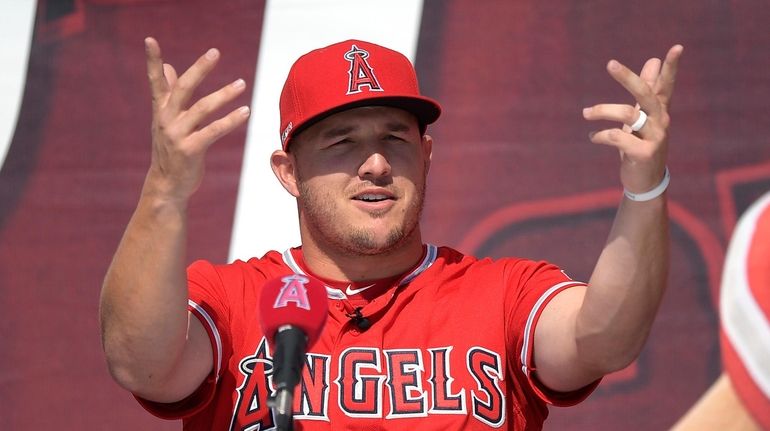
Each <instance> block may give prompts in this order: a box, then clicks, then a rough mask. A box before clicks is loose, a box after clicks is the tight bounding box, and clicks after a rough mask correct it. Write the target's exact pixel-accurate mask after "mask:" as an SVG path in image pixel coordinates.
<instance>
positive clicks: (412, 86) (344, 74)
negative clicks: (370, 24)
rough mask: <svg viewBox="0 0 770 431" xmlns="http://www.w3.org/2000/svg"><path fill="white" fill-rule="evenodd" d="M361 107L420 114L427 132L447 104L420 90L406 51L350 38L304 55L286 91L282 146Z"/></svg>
mask: <svg viewBox="0 0 770 431" xmlns="http://www.w3.org/2000/svg"><path fill="white" fill-rule="evenodd" d="M359 106H392V107H396V108H401V109H404V110H406V111H409V112H411V113H412V114H414V116H415V117H417V120H418V122H419V123H420V127H421V129H422V131H424V129H425V127H426V126H427V125H428V124H431V123H433V122H434V121H436V120H437V119H438V117H439V115H441V106H440V105H439V104H438V102H436V101H435V100H433V99H430V98H428V97H425V96H422V95H420V89H419V87H418V84H417V74H416V73H415V71H414V67H413V66H412V63H411V62H409V59H407V58H406V57H405V56H404V55H403V54H401V53H400V52H397V51H393V50H392V49H388V48H385V47H382V46H380V45H375V44H373V43H369V42H364V41H361V40H347V41H345V42H339V43H335V44H334V45H329V46H327V47H325V48H319V49H316V50H313V51H310V52H309V53H307V54H305V55H303V56H302V57H300V58H299V59H297V61H296V62H294V65H292V67H291V70H290V71H289V76H288V77H287V78H286V83H285V84H284V86H283V91H281V101H280V109H281V129H280V134H281V145H282V147H283V149H284V150H286V148H287V147H288V145H289V142H290V141H291V138H292V137H293V136H294V135H296V134H297V133H299V132H301V131H302V130H303V129H306V128H307V127H309V126H310V125H312V124H313V123H315V122H318V121H320V120H322V119H324V118H326V117H328V116H330V115H332V114H335V113H338V112H341V111H344V110H347V109H351V108H356V107H359Z"/></svg>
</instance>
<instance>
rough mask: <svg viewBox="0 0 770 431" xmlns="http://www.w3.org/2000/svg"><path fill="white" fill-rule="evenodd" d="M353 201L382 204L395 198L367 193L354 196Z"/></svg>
mask: <svg viewBox="0 0 770 431" xmlns="http://www.w3.org/2000/svg"><path fill="white" fill-rule="evenodd" d="M353 199H354V200H357V201H363V202H382V201H385V200H389V199H393V198H392V197H391V196H388V195H385V194H376V193H365V194H362V195H358V196H353Z"/></svg>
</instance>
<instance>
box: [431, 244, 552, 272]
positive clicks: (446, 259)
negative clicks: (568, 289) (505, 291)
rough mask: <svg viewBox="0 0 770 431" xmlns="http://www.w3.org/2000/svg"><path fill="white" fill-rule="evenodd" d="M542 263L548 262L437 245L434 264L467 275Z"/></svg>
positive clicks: (523, 269) (442, 269) (527, 266)
mask: <svg viewBox="0 0 770 431" xmlns="http://www.w3.org/2000/svg"><path fill="white" fill-rule="evenodd" d="M541 265H548V262H538V261H535V260H532V259H526V258H521V257H516V256H505V257H492V256H481V257H479V256H475V255H472V254H465V253H463V252H461V251H458V250H456V249H454V248H452V247H447V246H439V247H437V257H436V260H435V264H434V266H435V267H436V268H434V269H438V270H439V271H440V272H443V273H446V272H450V273H463V274H466V275H473V274H480V273H495V274H499V273H502V272H510V271H512V270H516V271H527V270H533V269H535V268H537V267H538V266H541Z"/></svg>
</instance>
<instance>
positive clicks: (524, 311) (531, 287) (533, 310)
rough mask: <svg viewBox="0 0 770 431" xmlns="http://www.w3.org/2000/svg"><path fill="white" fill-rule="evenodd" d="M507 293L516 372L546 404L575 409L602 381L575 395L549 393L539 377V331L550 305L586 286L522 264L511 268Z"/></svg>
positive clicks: (549, 268)
mask: <svg viewBox="0 0 770 431" xmlns="http://www.w3.org/2000/svg"><path fill="white" fill-rule="evenodd" d="M506 280H507V282H508V286H507V290H506V304H505V305H506V310H507V311H506V312H507V316H506V325H507V327H506V336H507V340H506V342H507V343H506V344H507V346H508V351H509V352H511V353H512V360H513V361H515V364H513V365H515V367H512V368H514V370H513V372H514V373H515V378H516V379H517V380H519V383H520V384H522V385H524V386H526V387H529V388H530V389H531V390H532V392H533V393H534V394H535V395H536V396H537V397H538V398H539V399H540V400H542V401H545V402H546V403H549V404H553V405H556V406H571V405H575V404H577V403H579V402H581V401H583V400H584V399H585V398H587V397H588V395H590V394H591V392H593V390H594V389H596V387H597V386H598V384H599V380H597V381H596V382H593V383H592V384H590V385H588V386H586V387H584V388H581V389H578V390H576V391H572V392H557V391H553V390H551V389H548V388H547V387H546V386H545V385H543V384H542V383H541V382H540V381H539V380H538V379H537V376H536V373H535V371H536V370H537V367H536V364H535V363H534V347H535V346H534V341H535V328H536V327H537V323H538V320H539V319H540V316H541V315H542V313H543V310H544V309H545V307H546V306H547V305H548V303H549V302H550V301H551V300H552V299H553V298H554V297H556V295H558V294H559V293H561V292H563V291H564V290H566V289H569V288H572V287H577V286H585V285H586V284H585V283H583V282H580V281H576V280H573V279H571V278H570V277H569V276H568V275H567V274H566V273H565V272H564V271H562V270H561V269H560V268H558V267H557V266H555V265H552V264H549V263H546V262H532V261H518V262H516V263H515V264H514V265H512V266H511V267H509V268H508V270H507V274H506Z"/></svg>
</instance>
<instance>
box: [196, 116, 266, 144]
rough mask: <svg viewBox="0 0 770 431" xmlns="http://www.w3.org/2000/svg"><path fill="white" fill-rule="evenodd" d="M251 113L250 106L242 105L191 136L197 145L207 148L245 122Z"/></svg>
mask: <svg viewBox="0 0 770 431" xmlns="http://www.w3.org/2000/svg"><path fill="white" fill-rule="evenodd" d="M250 114H251V111H250V110H249V107H248V106H241V107H240V108H238V109H236V110H234V111H232V112H230V113H229V114H227V115H226V116H225V117H222V118H220V119H218V120H216V121H214V122H212V123H211V124H209V125H208V126H206V127H204V128H202V129H201V130H198V131H197V132H195V133H193V134H192V135H190V137H191V138H192V139H194V140H195V141H196V144H197V145H200V146H201V147H202V148H207V147H208V146H210V145H211V144H213V143H214V142H215V141H216V140H218V139H219V138H221V137H223V136H225V135H227V134H228V133H230V132H232V131H233V129H235V128H236V127H238V126H240V125H241V124H243V123H245V122H246V120H247V119H248V118H249V115H250Z"/></svg>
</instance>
